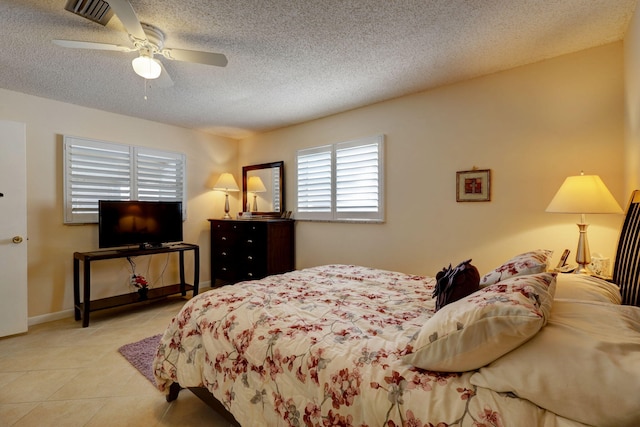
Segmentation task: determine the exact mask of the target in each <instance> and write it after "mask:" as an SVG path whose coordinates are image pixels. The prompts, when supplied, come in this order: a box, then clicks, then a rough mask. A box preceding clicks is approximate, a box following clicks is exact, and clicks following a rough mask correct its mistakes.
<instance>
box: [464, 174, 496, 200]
mask: <svg viewBox="0 0 640 427" xmlns="http://www.w3.org/2000/svg"><path fill="white" fill-rule="evenodd" d="M490 200H491V170H490V169H474V170H470V171H459V172H456V201H457V202H488V201H490Z"/></svg>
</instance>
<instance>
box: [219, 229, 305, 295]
mask: <svg viewBox="0 0 640 427" xmlns="http://www.w3.org/2000/svg"><path fill="white" fill-rule="evenodd" d="M209 222H210V223H211V286H212V287H215V286H217V285H219V284H221V283H216V281H218V282H223V283H222V284H224V283H235V282H240V281H243V280H255V279H261V278H263V277H265V276H269V275H272V274H279V273H285V272H287V271H291V270H293V269H294V268H295V236H294V224H295V221H294V220H291V219H267V218H264V219H251V220H232V219H210V220H209Z"/></svg>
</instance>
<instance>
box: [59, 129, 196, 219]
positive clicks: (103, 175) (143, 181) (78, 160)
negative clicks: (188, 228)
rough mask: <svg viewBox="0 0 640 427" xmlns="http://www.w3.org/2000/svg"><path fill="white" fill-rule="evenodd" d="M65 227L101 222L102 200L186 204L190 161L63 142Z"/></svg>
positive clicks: (89, 142) (104, 145) (79, 140)
mask: <svg viewBox="0 0 640 427" xmlns="http://www.w3.org/2000/svg"><path fill="white" fill-rule="evenodd" d="M63 147H64V156H63V157H64V222H65V223H66V224H82V223H96V222H98V200H152V201H155V200H166V201H182V202H183V203H182V206H183V216H185V213H186V203H184V201H185V176H186V171H185V156H184V154H181V153H172V152H165V151H160V150H152V149H148V148H142V147H133V146H128V145H122V144H114V143H109V142H104V141H94V140H88V139H82V138H75V137H70V136H65V137H64V144H63Z"/></svg>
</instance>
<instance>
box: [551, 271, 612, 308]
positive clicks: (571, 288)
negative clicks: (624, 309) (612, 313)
mask: <svg viewBox="0 0 640 427" xmlns="http://www.w3.org/2000/svg"><path fill="white" fill-rule="evenodd" d="M555 297H556V299H558V298H563V299H577V300H585V301H600V302H608V303H612V304H622V296H621V295H620V288H619V287H618V286H617V285H614V284H613V283H610V282H607V281H606V280H602V279H599V278H597V277H593V276H588V275H586V274H560V275H558V278H557V286H556V296H555Z"/></svg>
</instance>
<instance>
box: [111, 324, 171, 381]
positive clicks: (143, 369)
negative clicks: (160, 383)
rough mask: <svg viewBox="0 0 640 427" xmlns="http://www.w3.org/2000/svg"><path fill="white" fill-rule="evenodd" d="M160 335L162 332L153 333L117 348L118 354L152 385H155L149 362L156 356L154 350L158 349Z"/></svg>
mask: <svg viewBox="0 0 640 427" xmlns="http://www.w3.org/2000/svg"><path fill="white" fill-rule="evenodd" d="M161 337H162V334H158V335H154V336H152V337H148V338H145V339H143V340H140V341H138V342H134V343H131V344H125V345H123V346H122V347H120V348H119V349H118V351H119V352H120V354H122V355H123V356H124V358H125V359H127V361H128V362H129V363H131V364H132V365H133V367H134V368H136V369H137V370H138V371H140V373H141V374H142V375H144V376H145V378H146V379H148V380H149V381H151V383H152V384H153V385H156V380H155V378H154V377H153V368H152V366H151V364H152V363H153V358H154V357H155V356H156V350H157V349H158V344H159V343H160V338H161Z"/></svg>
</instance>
